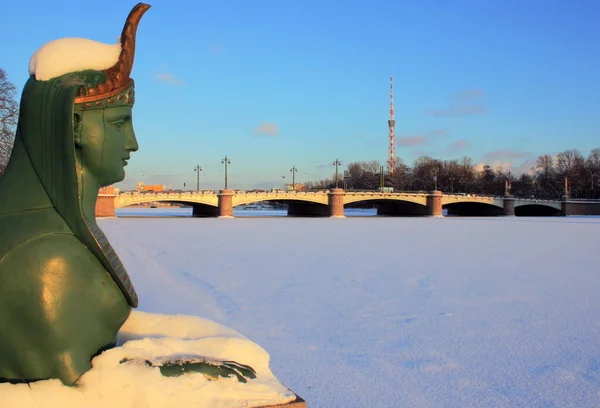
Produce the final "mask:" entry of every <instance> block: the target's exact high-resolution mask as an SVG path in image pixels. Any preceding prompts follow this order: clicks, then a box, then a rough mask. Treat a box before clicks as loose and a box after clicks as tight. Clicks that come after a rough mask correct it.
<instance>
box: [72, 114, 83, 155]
mask: <svg viewBox="0 0 600 408" xmlns="http://www.w3.org/2000/svg"><path fill="white" fill-rule="evenodd" d="M81 128H82V117H81V113H79V112H75V113H74V114H73V142H74V143H75V147H78V148H81V147H83V145H82V143H81V133H82V131H81Z"/></svg>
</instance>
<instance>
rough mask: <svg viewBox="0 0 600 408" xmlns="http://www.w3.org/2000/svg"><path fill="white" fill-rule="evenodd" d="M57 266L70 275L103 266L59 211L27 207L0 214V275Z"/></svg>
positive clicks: (36, 270) (29, 271) (54, 268)
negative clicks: (11, 213)
mask: <svg viewBox="0 0 600 408" xmlns="http://www.w3.org/2000/svg"><path fill="white" fill-rule="evenodd" d="M58 266H60V268H62V270H63V271H64V272H68V273H69V274H70V275H77V274H78V271H83V270H85V269H89V268H94V267H95V268H100V269H103V268H102V267H101V264H100V262H99V261H98V259H97V258H96V257H95V256H94V254H93V253H92V252H91V251H90V250H89V249H88V248H87V247H86V246H85V245H84V244H83V243H82V242H81V241H80V240H79V239H78V238H77V237H76V236H75V235H74V234H73V232H72V231H71V229H70V228H69V227H68V225H67V224H66V222H65V221H64V220H63V219H62V217H60V215H58V213H56V212H54V211H29V212H25V213H22V214H18V215H17V216H12V217H11V216H3V217H0V276H2V275H4V276H6V275H5V274H7V273H9V274H12V273H13V272H14V271H15V270H19V271H22V272H20V274H40V273H44V272H43V271H48V270H57V267H58ZM82 273H83V272H82Z"/></svg>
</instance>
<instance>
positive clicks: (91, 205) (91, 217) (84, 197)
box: [77, 161, 100, 223]
mask: <svg viewBox="0 0 600 408" xmlns="http://www.w3.org/2000/svg"><path fill="white" fill-rule="evenodd" d="M77 172H78V173H79V175H80V176H79V186H80V190H79V191H80V195H79V204H80V205H81V211H82V213H83V216H84V218H85V219H86V220H87V221H88V222H91V223H95V222H96V221H95V220H96V201H97V200H98V191H100V185H99V184H98V181H97V180H96V178H95V177H93V176H92V175H91V174H90V173H89V172H88V171H85V170H83V171H82V170H81V166H80V164H79V161H78V163H77Z"/></svg>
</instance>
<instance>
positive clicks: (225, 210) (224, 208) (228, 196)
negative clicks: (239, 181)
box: [217, 190, 233, 217]
mask: <svg viewBox="0 0 600 408" xmlns="http://www.w3.org/2000/svg"><path fill="white" fill-rule="evenodd" d="M217 197H218V198H219V217H233V205H232V201H233V200H232V199H233V191H231V190H221V191H219V194H217Z"/></svg>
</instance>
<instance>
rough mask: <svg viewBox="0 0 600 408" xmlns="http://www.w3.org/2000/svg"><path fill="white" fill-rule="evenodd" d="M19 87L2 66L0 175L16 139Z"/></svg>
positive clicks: (0, 72)
mask: <svg viewBox="0 0 600 408" xmlns="http://www.w3.org/2000/svg"><path fill="white" fill-rule="evenodd" d="M16 94H17V89H16V88H15V86H14V85H13V84H12V83H11V82H10V81H9V80H8V78H7V75H6V71H4V69H2V68H0V175H1V174H2V173H3V172H4V169H5V168H6V164H7V163H8V159H9V157H10V153H11V152H12V146H13V142H14V140H15V126H16V125H17V117H18V112H19V109H18V105H17V99H16Z"/></svg>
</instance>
